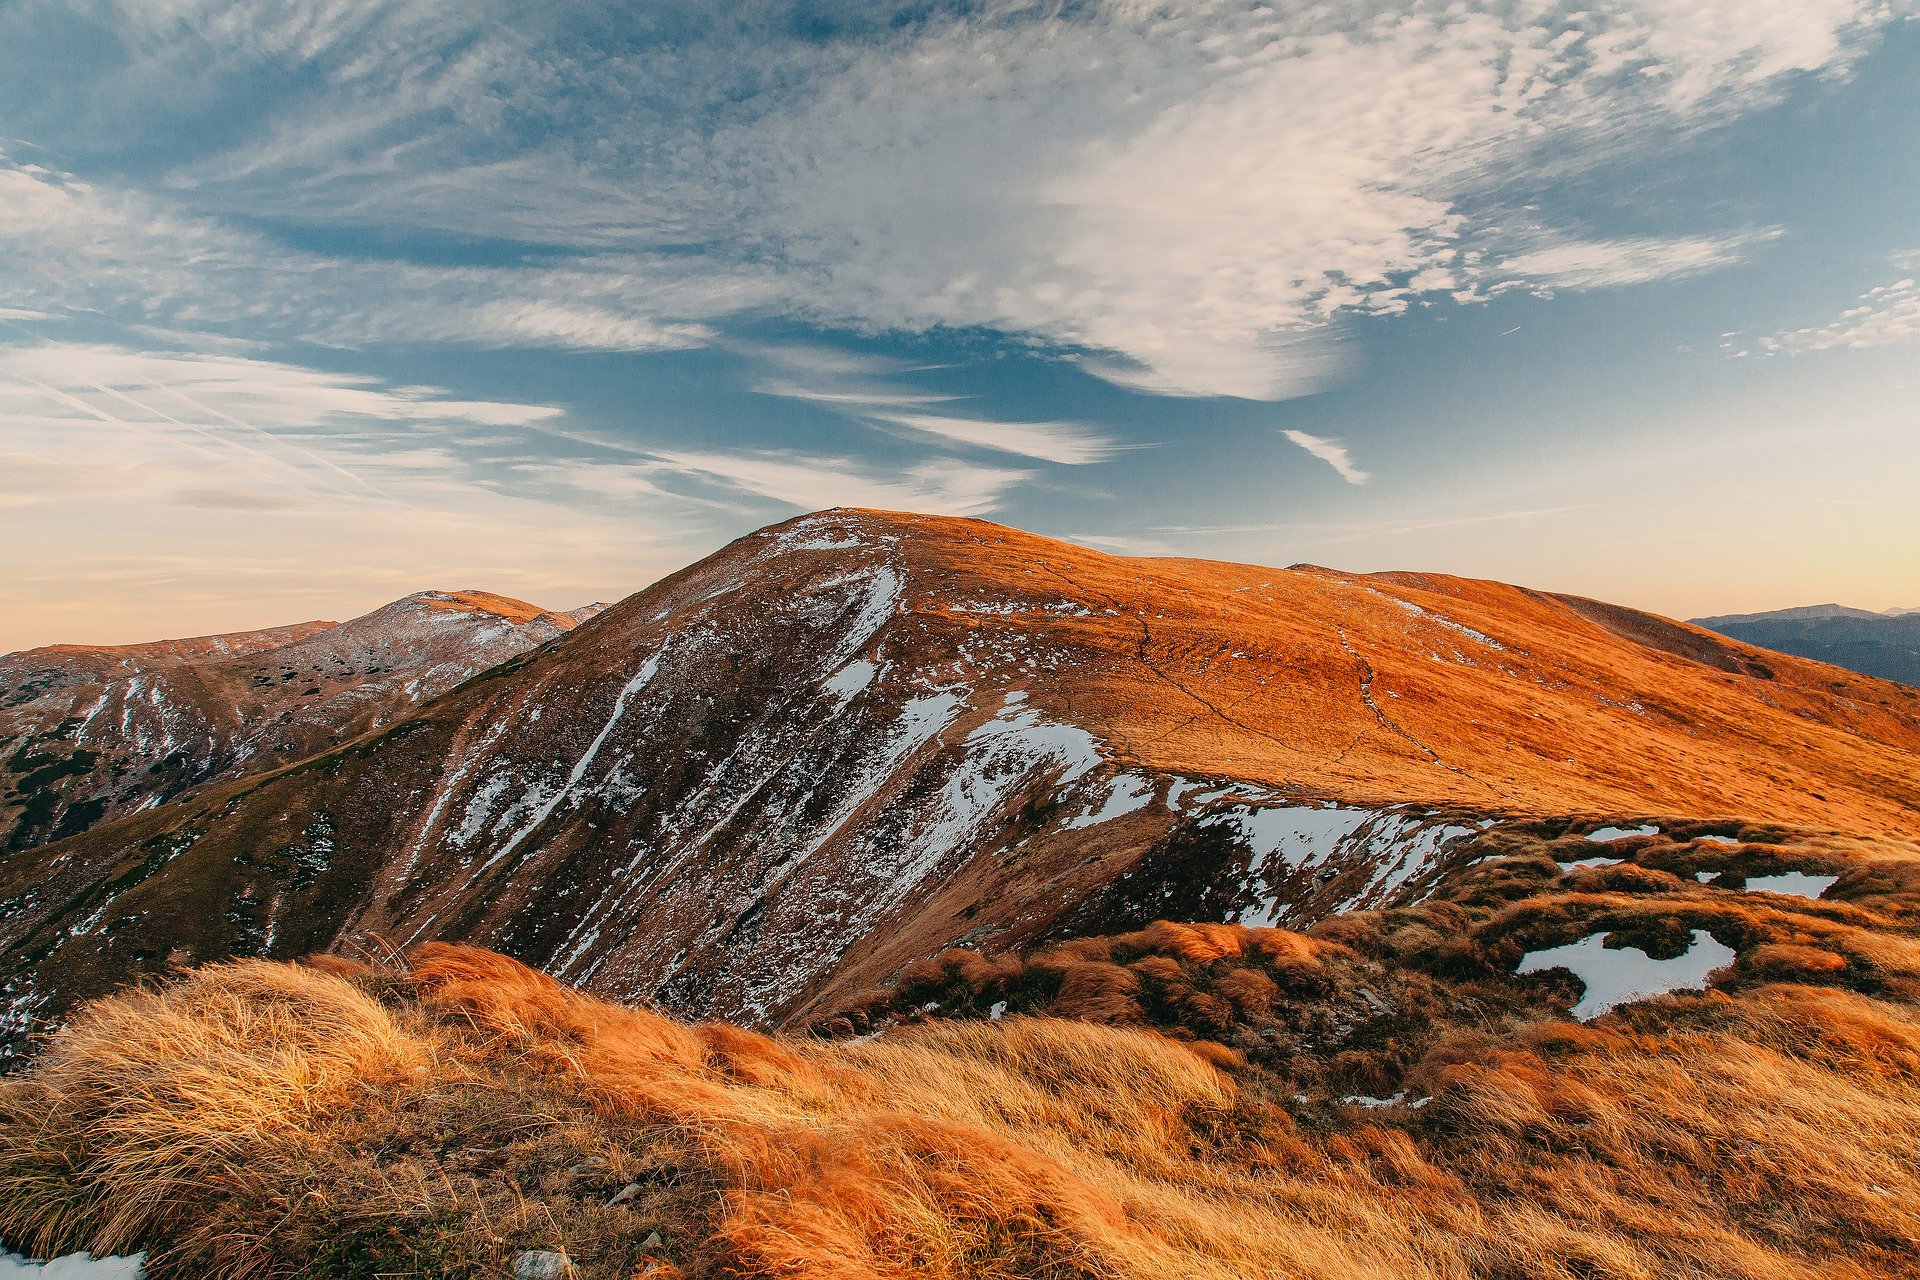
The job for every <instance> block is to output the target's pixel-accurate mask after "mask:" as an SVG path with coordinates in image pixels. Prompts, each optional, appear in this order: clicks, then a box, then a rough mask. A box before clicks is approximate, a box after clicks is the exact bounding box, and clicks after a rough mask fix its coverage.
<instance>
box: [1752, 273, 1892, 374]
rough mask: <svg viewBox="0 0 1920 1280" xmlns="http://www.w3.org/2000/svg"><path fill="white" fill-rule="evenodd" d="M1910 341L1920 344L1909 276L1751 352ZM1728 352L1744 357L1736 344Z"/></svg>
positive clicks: (1789, 351) (1772, 337) (1760, 343)
mask: <svg viewBox="0 0 1920 1280" xmlns="http://www.w3.org/2000/svg"><path fill="white" fill-rule="evenodd" d="M1896 265H1903V266H1904V265H1913V264H1910V263H1898V262H1896ZM1912 342H1920V282H1916V281H1915V280H1914V279H1912V278H1911V277H1909V278H1906V279H1902V280H1896V281H1894V282H1893V283H1891V284H1883V285H1879V286H1877V287H1875V288H1872V289H1869V290H1867V291H1866V292H1865V293H1863V294H1861V295H1860V301H1859V304H1858V305H1857V306H1852V307H1849V308H1847V309H1846V310H1845V311H1842V312H1841V313H1840V314H1839V315H1838V316H1836V317H1834V319H1832V320H1831V321H1829V322H1828V323H1826V324H1823V325H1814V326H1811V327H1809V328H1805V329H1788V330H1784V331H1782V332H1780V333H1775V334H1770V335H1768V336H1766V337H1763V338H1761V339H1759V340H1758V342H1756V343H1755V344H1754V349H1757V350H1759V351H1762V352H1765V353H1766V354H1768V355H1800V354H1803V353H1805V352H1809V351H1831V350H1834V349H1836V348H1843V347H1850V348H1865V347H1891V346H1900V345H1904V344H1906V343H1912ZM1729 349H1730V350H1736V351H1737V353H1738V354H1740V355H1745V354H1747V350H1746V349H1740V348H1739V347H1738V345H1737V344H1729Z"/></svg>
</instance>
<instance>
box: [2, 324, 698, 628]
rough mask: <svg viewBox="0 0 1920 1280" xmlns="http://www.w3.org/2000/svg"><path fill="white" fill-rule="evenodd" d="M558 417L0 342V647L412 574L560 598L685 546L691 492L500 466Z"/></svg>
mask: <svg viewBox="0 0 1920 1280" xmlns="http://www.w3.org/2000/svg"><path fill="white" fill-rule="evenodd" d="M562 421H563V418H562V414H561V410H560V409H558V408H557V407H555V406H551V405H541V404H530V403H517V402H510V401H491V400H474V399H467V398H460V397H455V396H451V395H449V394H447V393H445V392H443V391H439V390H436V389H434V388H430V387H421V386H405V385H399V384H395V383H391V382H386V381H382V380H379V379H375V378H370V377H364V376H356V375H346V374H341V373H337V372H331V371H326V370H318V369H311V368H306V367H303V366H300V365H296V364H291V363H288V362H285V361H274V360H264V359H256V358H249V357H244V356H235V355H232V354H230V353H228V352H225V351H203V352H193V351H179V350H175V351H142V350H137V349H132V348H125V347H117V346H112V345H108V344H100V343H73V342H40V343H22V344H20V345H17V346H11V347H0V541H4V542H5V544H6V545H7V546H8V547H9V548H11V550H12V555H13V561H12V563H10V565H9V572H8V573H7V574H5V575H0V648H10V647H13V646H14V645H17V644H30V643H43V642H47V641H52V640H62V639H78V640H85V639H108V640H111V639H120V640H128V639H137V638H142V637H146V638H151V637H152V636H153V635H155V634H162V633H165V632H168V631H173V632H175V633H181V634H184V633H191V632H204V631H205V630H207V629H208V628H209V627H220V626H252V625H264V624H267V623H271V622H277V621H285V620H287V619H288V618H293V617H310V616H314V614H316V613H328V614H332V615H334V616H345V615H347V614H350V613H352V612H355V611H357V610H359V609H362V608H365V607H369V606H371V605H375V604H379V603H382V602H383V600H384V599H387V598H391V597H393V596H398V595H402V594H405V593H406V592H409V591H414V590H418V589H420V588H421V587H422V586H429V585H439V586H466V585H472V584H476V583H477V584H481V585H485V586H488V587H490V588H492V589H496V590H501V591H506V592H509V593H513V594H521V595H525V596H528V597H530V598H533V599H535V600H538V601H540V602H542V603H557V604H566V603H577V602H578V601H577V600H576V599H574V597H576V596H577V597H578V598H579V599H586V598H590V597H599V598H606V597H607V596H608V594H609V593H624V592H625V591H626V590H629V589H632V588H634V587H637V586H639V585H641V584H642V583H644V582H645V581H646V580H647V579H648V578H649V577H651V576H652V575H654V574H656V573H658V572H661V571H664V570H665V569H667V568H670V567H673V566H674V565H675V564H676V562H679V561H681V560H683V559H684V557H685V556H686V554H687V552H688V551H689V550H690V549H691V548H692V547H694V546H698V545H699V544H700V542H701V540H702V532H701V531H702V529H703V527H704V521H703V520H702V519H701V518H700V517H701V516H702V515H703V508H702V507H701V506H700V504H698V503H697V502H696V501H694V500H692V499H689V498H686V497H682V496H680V495H676V494H674V493H672V492H670V491H666V490H658V491H655V492H653V493H652V494H650V495H649V496H648V498H647V501H646V503H645V505H644V506H640V507H636V506H635V505H634V504H633V503H632V502H631V501H630V500H628V499H629V498H630V496H631V495H622V494H616V493H613V492H611V491H607V492H601V493H593V492H583V491H581V490H579V489H577V488H567V489H564V490H556V489H555V488H554V487H553V486H541V485H536V484H522V483H517V482H516V476H515V474H514V472H513V469H512V466H513V463H514V462H516V461H520V460H522V459H524V458H526V457H527V456H529V455H537V454H541V453H543V452H549V451H550V450H551V446H552V443H553V442H552V440H551V439H549V438H548V433H549V430H550V428H552V427H554V426H556V425H558V424H559V423H561V422H562ZM158 549H164V552H165V553H164V554H160V553H159V551H158ZM268 566H271V567H270V568H269V567H268Z"/></svg>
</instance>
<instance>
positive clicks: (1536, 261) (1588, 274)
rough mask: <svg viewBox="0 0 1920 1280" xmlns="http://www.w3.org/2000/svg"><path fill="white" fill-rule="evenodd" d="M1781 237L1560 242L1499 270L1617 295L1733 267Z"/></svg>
mask: <svg viewBox="0 0 1920 1280" xmlns="http://www.w3.org/2000/svg"><path fill="white" fill-rule="evenodd" d="M1778 235H1779V232H1778V231H1776V230H1768V231H1756V232H1735V233H1732V234H1729V235H1725V236H1680V237H1675V238H1671V239H1660V238H1649V237H1634V238H1616V239H1611V240H1566V239H1561V240H1557V241H1555V242H1553V243H1547V244H1543V245H1540V246H1539V247H1537V248H1533V249H1529V250H1527V251H1525V252H1523V253H1519V254H1515V255H1514V256H1512V257H1510V258H1507V259H1506V260H1505V261H1504V262H1503V263H1502V264H1501V269H1502V270H1503V271H1504V272H1506V273H1507V274H1508V275H1509V276H1511V277H1512V278H1513V279H1514V280H1516V281H1525V282H1532V283H1535V284H1540V285H1549V286H1558V287H1561V288H1568V289H1615V288H1621V287H1623V286H1627V285H1637V284H1649V283H1652V282H1654V281H1656V280H1680V279H1684V278H1686V277H1688V276H1695V275H1699V274H1701V273H1703V272H1707V271H1715V270H1718V269H1719V268H1721V267H1726V266H1731V265H1733V264H1734V263H1736V262H1740V261H1742V260H1743V259H1744V258H1745V257H1746V251H1747V250H1748V249H1749V248H1750V247H1751V246H1753V245H1755V244H1759V243H1762V242H1764V241H1767V240H1771V239H1774V238H1775V237H1776V236H1778Z"/></svg>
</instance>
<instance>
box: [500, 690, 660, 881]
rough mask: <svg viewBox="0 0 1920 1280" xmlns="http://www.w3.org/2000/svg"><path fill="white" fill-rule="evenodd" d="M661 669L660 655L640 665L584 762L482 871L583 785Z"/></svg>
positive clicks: (575, 764)
mask: <svg viewBox="0 0 1920 1280" xmlns="http://www.w3.org/2000/svg"><path fill="white" fill-rule="evenodd" d="M659 669H660V655H659V654H657V653H656V654H654V655H653V656H652V657H650V658H648V659H647V660H646V661H645V662H643V663H641V664H640V670H638V671H636V672H634V674H633V678H632V679H630V680H628V681H627V683H626V684H625V685H624V686H623V687H622V688H621V690H620V696H619V697H617V698H615V699H614V700H613V714H612V715H610V716H608V717H607V722H606V723H605V724H603V725H601V726H600V732H599V734H598V736H596V737H595V738H594V740H593V741H592V742H591V743H590V744H588V746H587V749H586V751H585V752H584V753H583V754H582V755H581V757H580V759H579V760H578V761H576V762H575V763H574V766H573V771H572V772H571V773H569V774H568V775H567V780H566V782H565V783H563V784H562V785H561V786H560V788H559V789H558V790H557V791H555V792H554V793H553V794H552V795H551V796H549V797H547V798H546V799H545V800H543V801H542V802H541V803H540V805H539V807H538V808H537V809H536V810H535V811H534V815H533V817H532V819H530V820H529V821H528V822H527V823H526V825H524V826H522V827H521V828H520V829H519V830H518V831H516V832H514V833H513V835H512V836H510V837H508V839H507V842H506V843H505V844H503V845H501V846H500V848H499V850H498V851H496V852H495V853H494V854H493V855H492V856H491V857H489V858H488V859H487V860H486V861H485V862H484V863H482V864H481V868H480V869H481V870H483V871H484V870H485V869H486V868H488V867H491V866H492V865H494V864H495V863H496V862H499V861H500V860H501V859H502V858H504V857H506V856H507V855H508V854H510V853H512V852H513V851H514V850H515V849H517V848H519V847H520V842H521V841H523V840H525V839H526V838H527V837H528V836H530V835H532V834H533V833H534V832H535V831H537V830H539V828H540V824H541V823H543V822H545V821H546V820H547V819H548V818H550V817H552V816H553V811H554V810H555V809H558V808H559V807H560V802H561V801H562V800H565V799H566V798H567V797H568V796H570V795H572V794H573V792H574V788H575V787H578V786H579V785H580V779H582V778H584V777H585V776H586V773H587V770H588V769H589V768H591V767H592V766H593V761H594V757H596V756H598V755H599V754H600V748H601V747H603V746H605V745H606V743H607V739H608V737H610V736H611V735H612V733H613V730H614V726H615V725H617V724H619V723H620V718H621V717H622V716H624V715H626V714H627V703H629V702H631V701H632V700H633V695H634V694H636V693H638V692H640V690H642V689H644V688H645V687H646V686H647V684H648V682H649V681H651V680H652V679H653V677H654V673H655V672H657V671H659Z"/></svg>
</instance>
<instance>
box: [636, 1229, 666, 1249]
mask: <svg viewBox="0 0 1920 1280" xmlns="http://www.w3.org/2000/svg"><path fill="white" fill-rule="evenodd" d="M640 1247H641V1248H642V1249H664V1248H666V1247H667V1242H666V1241H665V1240H662V1239H661V1238H660V1233H659V1232H658V1231H649V1232H647V1238H646V1239H645V1240H642V1241H641V1242H640Z"/></svg>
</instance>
